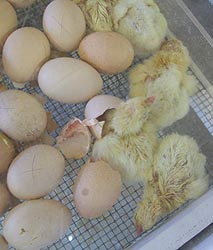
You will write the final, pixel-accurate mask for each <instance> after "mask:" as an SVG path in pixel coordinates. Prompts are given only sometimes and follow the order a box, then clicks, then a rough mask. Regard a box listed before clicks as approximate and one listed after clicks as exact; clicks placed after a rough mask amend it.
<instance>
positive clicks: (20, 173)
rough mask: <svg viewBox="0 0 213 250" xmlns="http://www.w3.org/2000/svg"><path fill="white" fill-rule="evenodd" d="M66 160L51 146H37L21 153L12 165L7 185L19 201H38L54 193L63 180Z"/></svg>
mask: <svg viewBox="0 0 213 250" xmlns="http://www.w3.org/2000/svg"><path fill="white" fill-rule="evenodd" d="M64 169H65V160H64V158H63V156H62V154H61V153H60V152H59V151H58V150H57V149H55V148H54V147H51V146H49V145H35V146H32V147H30V148H28V149H26V150H24V151H23V152H22V153H20V154H19V155H18V156H17V157H16V158H15V159H14V160H13V162H12V164H11V165H10V168H9V170H8V174H7V184H8V188H9V190H10V192H11V193H12V194H13V195H14V196H15V197H17V198H19V199H24V200H28V199H36V198H40V197H42V196H45V195H46V194H48V193H49V192H50V191H52V190H53V189H54V188H55V187H56V186H57V185H58V184H59V183H60V181H61V180H62V177H63V175H64Z"/></svg>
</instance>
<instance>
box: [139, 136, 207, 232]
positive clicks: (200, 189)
mask: <svg viewBox="0 0 213 250" xmlns="http://www.w3.org/2000/svg"><path fill="white" fill-rule="evenodd" d="M205 163H206V157H205V156H204V155H203V154H202V153H200V152H199V148H198V145H197V143H196V142H195V140H194V139H193V138H190V137H189V136H181V135H178V134H172V135H169V136H166V137H165V138H164V139H163V140H162V142H161V143H160V146H159V149H158V150H157V153H156V154H155V157H154V165H153V169H152V170H151V171H150V177H149V180H148V184H149V185H147V187H145V190H144V196H143V200H142V202H140V203H139V204H138V207H137V210H136V213H135V224H136V227H137V229H143V230H147V229H149V228H150V227H152V226H153V225H154V224H155V223H156V222H157V221H159V220H160V219H161V218H162V217H163V216H165V215H166V214H167V213H170V212H172V211H174V210H175V209H177V208H178V207H180V206H181V205H182V204H184V203H185V202H187V201H188V200H191V199H196V198H198V197H199V196H200V195H202V194H203V193H204V192H205V191H206V190H207V189H208V185H209V179H208V175H207V173H206V169H205Z"/></svg>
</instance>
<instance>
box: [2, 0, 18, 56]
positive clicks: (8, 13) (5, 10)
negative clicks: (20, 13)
mask: <svg viewBox="0 0 213 250" xmlns="http://www.w3.org/2000/svg"><path fill="white" fill-rule="evenodd" d="M16 27H17V16H16V12H15V10H14V8H13V7H12V5H11V4H9V3H8V1H5V0H2V1H0V51H1V49H2V47H3V45H4V42H5V41H6V39H7V37H8V36H9V35H10V33H11V32H13V31H14V30H15V29H16Z"/></svg>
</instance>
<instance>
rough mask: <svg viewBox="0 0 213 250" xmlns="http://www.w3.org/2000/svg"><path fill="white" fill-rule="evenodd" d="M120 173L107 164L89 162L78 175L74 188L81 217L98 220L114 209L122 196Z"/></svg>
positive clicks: (76, 205)
mask: <svg viewBox="0 0 213 250" xmlns="http://www.w3.org/2000/svg"><path fill="white" fill-rule="evenodd" d="M121 188H122V182H121V176H120V174H119V172H118V171H115V170H113V169H112V168H111V167H110V166H109V165H108V164H107V163H106V162H104V161H97V162H87V163H86V164H85V165H84V166H83V167H82V168H81V170H80V172H79V173H78V176H77V178H76V180H75V186H74V203H75V207H76V209H77V211H78V213H79V215H80V216H82V217H85V218H97V217H99V216H101V215H103V214H105V213H106V212H107V211H109V210H110V209H112V206H113V205H114V204H115V203H116V201H117V199H118V197H119V196H120V194H121Z"/></svg>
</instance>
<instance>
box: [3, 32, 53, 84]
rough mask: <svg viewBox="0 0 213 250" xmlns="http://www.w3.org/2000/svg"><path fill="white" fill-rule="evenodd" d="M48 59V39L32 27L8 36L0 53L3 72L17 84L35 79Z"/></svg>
mask: <svg viewBox="0 0 213 250" xmlns="http://www.w3.org/2000/svg"><path fill="white" fill-rule="evenodd" d="M49 57H50V44H49V41H48V39H47V38H46V36H45V35H44V33H43V32H41V31H40V30H38V29H35V28H32V27H24V28H20V29H18V30H16V31H14V32H13V33H12V34H10V36H9V37H8V38H7V40H6V42H5V44H4V47H3V51H2V61H3V67H4V70H5V72H6V74H7V75H8V76H9V77H10V79H11V80H12V81H14V82H17V83H24V82H26V81H29V80H33V79H35V77H36V75H37V72H38V70H39V68H40V67H41V66H42V64H43V63H44V62H45V61H47V60H48V58H49Z"/></svg>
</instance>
